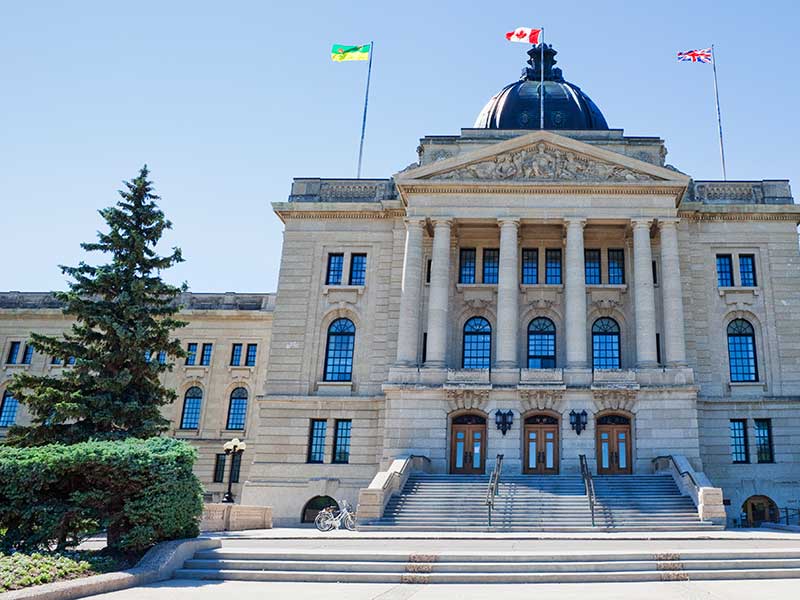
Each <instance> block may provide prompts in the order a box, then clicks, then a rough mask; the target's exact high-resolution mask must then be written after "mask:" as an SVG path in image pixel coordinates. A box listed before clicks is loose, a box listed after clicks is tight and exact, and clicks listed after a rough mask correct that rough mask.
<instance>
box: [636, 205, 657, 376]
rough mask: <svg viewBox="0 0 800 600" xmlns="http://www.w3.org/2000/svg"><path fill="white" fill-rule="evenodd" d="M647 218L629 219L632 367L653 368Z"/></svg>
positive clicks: (652, 298)
mask: <svg viewBox="0 0 800 600" xmlns="http://www.w3.org/2000/svg"><path fill="white" fill-rule="evenodd" d="M652 222H653V221H652V220H651V219H632V220H631V224H632V225H633V278H634V292H633V294H634V296H633V301H634V309H635V313H636V366H637V367H655V366H656V365H657V364H658V362H657V360H656V298H655V290H654V289H653V266H652V264H653V254H652V251H651V249H650V225H651V224H652Z"/></svg>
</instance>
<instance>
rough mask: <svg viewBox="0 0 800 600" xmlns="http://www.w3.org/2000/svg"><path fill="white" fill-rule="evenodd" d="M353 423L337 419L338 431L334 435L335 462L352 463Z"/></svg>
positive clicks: (348, 420)
mask: <svg viewBox="0 0 800 600" xmlns="http://www.w3.org/2000/svg"><path fill="white" fill-rule="evenodd" d="M351 430H352V421H350V419H337V420H336V431H335V432H334V435H333V462H335V463H348V462H350V433H351Z"/></svg>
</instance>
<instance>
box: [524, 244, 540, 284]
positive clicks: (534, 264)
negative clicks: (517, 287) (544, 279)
mask: <svg viewBox="0 0 800 600" xmlns="http://www.w3.org/2000/svg"><path fill="white" fill-rule="evenodd" d="M531 256H532V257H533V259H532V260H526V258H530V257H531ZM521 258H522V261H521V270H520V281H521V283H522V285H538V283H539V249H538V248H523V249H522V257H521ZM531 274H532V275H533V277H532V279H533V281H530V280H529V278H528V277H526V276H527V275H531Z"/></svg>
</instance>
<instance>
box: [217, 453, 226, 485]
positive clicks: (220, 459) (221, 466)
mask: <svg viewBox="0 0 800 600" xmlns="http://www.w3.org/2000/svg"><path fill="white" fill-rule="evenodd" d="M226 458H227V455H225V454H217V456H216V460H214V483H222V482H223V481H225V459H226Z"/></svg>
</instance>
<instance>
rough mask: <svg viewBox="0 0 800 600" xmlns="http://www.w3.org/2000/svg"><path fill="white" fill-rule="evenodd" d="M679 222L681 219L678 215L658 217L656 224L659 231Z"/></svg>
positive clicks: (675, 225)
mask: <svg viewBox="0 0 800 600" xmlns="http://www.w3.org/2000/svg"><path fill="white" fill-rule="evenodd" d="M680 222H681V220H680V219H679V218H678V217H665V218H661V217H659V219H658V221H657V223H656V225H658V229H659V231H660V230H662V229H671V228H675V227H677V226H678V223H680Z"/></svg>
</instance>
